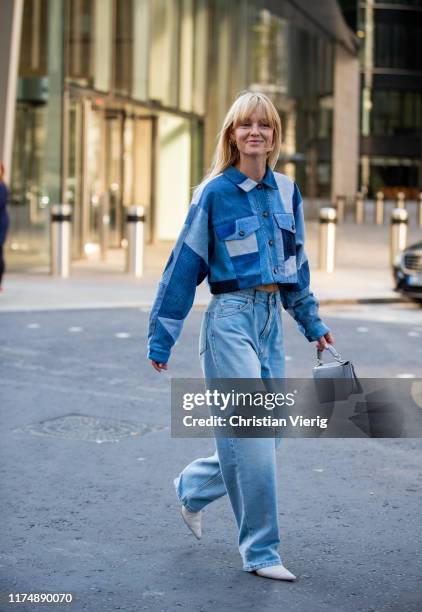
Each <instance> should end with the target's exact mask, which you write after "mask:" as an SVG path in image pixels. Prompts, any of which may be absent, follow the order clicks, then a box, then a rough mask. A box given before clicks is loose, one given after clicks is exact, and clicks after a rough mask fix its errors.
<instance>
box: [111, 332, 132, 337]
mask: <svg viewBox="0 0 422 612" xmlns="http://www.w3.org/2000/svg"><path fill="white" fill-rule="evenodd" d="M114 335H115V336H116V338H130V334H127V333H126V332H117V334H114Z"/></svg>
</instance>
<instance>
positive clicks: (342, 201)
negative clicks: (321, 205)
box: [336, 195, 346, 223]
mask: <svg viewBox="0 0 422 612" xmlns="http://www.w3.org/2000/svg"><path fill="white" fill-rule="evenodd" d="M345 206H346V196H344V195H339V196H337V200H336V210H337V221H338V222H339V223H341V222H343V221H344V209H345Z"/></svg>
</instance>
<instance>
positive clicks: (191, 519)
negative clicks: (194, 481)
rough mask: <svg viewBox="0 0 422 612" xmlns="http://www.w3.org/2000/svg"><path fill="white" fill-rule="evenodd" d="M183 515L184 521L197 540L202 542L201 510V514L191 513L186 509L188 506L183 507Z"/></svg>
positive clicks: (200, 511) (200, 512)
mask: <svg viewBox="0 0 422 612" xmlns="http://www.w3.org/2000/svg"><path fill="white" fill-rule="evenodd" d="M181 514H182V518H183V520H184V521H185V523H186V525H187V526H188V527H189V529H190V530H191V532H192V533H193V535H194V536H195V538H196V539H197V540H200V539H201V537H202V527H201V525H202V510H199V512H191V511H190V510H188V509H187V508H186V506H183V505H182V508H181Z"/></svg>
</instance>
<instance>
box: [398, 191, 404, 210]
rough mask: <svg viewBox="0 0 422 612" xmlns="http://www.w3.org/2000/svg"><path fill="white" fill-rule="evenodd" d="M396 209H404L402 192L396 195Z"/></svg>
mask: <svg viewBox="0 0 422 612" xmlns="http://www.w3.org/2000/svg"><path fill="white" fill-rule="evenodd" d="M397 208H406V196H405V194H404V193H403V191H399V192H398V194H397Z"/></svg>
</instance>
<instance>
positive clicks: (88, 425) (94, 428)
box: [14, 414, 165, 442]
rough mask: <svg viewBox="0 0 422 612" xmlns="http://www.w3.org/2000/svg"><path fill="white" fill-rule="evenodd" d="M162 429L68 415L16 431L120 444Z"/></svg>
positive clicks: (99, 418)
mask: <svg viewBox="0 0 422 612" xmlns="http://www.w3.org/2000/svg"><path fill="white" fill-rule="evenodd" d="M161 429H165V427H152V426H149V425H144V424H141V425H140V424H139V423H134V422H133V421H118V420H116V419H108V418H104V417H93V416H88V415H84V414H67V415H65V416H61V417H56V418H54V419H47V420H46V421H40V422H39V423H33V424H31V425H25V426H24V427H19V428H18V429H15V430H14V431H16V432H19V433H30V434H34V435H38V436H54V437H56V438H68V439H74V440H91V441H93V442H118V441H119V440H121V439H122V438H128V437H130V436H142V435H145V434H147V433H150V432H152V431H159V430H161Z"/></svg>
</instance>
